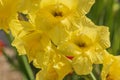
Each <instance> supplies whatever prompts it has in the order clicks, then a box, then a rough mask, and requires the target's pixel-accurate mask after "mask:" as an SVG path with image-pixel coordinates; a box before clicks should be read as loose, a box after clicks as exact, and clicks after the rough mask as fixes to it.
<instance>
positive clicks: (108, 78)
mask: <svg viewBox="0 0 120 80" xmlns="http://www.w3.org/2000/svg"><path fill="white" fill-rule="evenodd" d="M101 77H102V80H120V56H113V55H110V54H107V55H106V56H105V58H104V63H103V69H102V75H101Z"/></svg>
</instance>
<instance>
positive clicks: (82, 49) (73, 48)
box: [58, 25, 110, 75]
mask: <svg viewBox="0 0 120 80" xmlns="http://www.w3.org/2000/svg"><path fill="white" fill-rule="evenodd" d="M109 46H110V41H109V31H108V28H107V27H103V26H99V27H98V26H97V27H96V26H95V25H94V26H93V27H89V26H84V27H83V29H79V30H76V31H74V32H73V33H71V36H70V38H69V39H68V40H67V41H65V42H64V43H62V44H60V45H58V49H59V50H60V51H61V52H62V53H63V54H64V55H66V56H72V57H74V58H73V60H72V64H73V68H74V70H75V71H76V73H77V74H80V75H86V74H89V73H90V72H91V71H92V64H101V63H103V55H104V54H105V52H104V50H105V49H106V48H108V47H109Z"/></svg>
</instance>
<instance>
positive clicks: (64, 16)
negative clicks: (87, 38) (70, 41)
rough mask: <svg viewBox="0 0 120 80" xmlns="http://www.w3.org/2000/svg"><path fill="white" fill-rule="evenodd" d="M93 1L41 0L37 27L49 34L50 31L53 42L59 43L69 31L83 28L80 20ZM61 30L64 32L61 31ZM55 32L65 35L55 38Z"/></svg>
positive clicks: (36, 22) (36, 19)
mask: <svg viewBox="0 0 120 80" xmlns="http://www.w3.org/2000/svg"><path fill="white" fill-rule="evenodd" d="M93 3H94V0H86V1H84V0H69V1H66V0H52V1H51V0H41V2H40V9H39V11H38V12H37V13H36V18H35V24H36V27H37V29H39V30H42V31H45V32H47V33H48V34H49V31H50V34H49V36H50V37H51V39H52V40H53V43H54V44H55V45H58V44H60V42H59V41H61V40H60V39H64V38H65V37H67V36H68V34H69V32H71V31H74V30H77V29H79V28H81V25H80V22H81V21H80V20H81V18H82V16H85V14H86V13H87V12H88V11H89V9H90V7H91V6H92V4H93ZM55 27H57V28H55ZM57 30H58V32H57ZM60 31H62V32H61V33H60ZM54 32H55V33H54ZM53 33H54V34H58V35H59V36H60V35H62V36H63V37H62V36H61V38H58V37H56V38H55V35H53ZM63 33H64V35H63ZM64 40H65V39H64Z"/></svg>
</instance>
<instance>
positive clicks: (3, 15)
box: [0, 0, 20, 32]
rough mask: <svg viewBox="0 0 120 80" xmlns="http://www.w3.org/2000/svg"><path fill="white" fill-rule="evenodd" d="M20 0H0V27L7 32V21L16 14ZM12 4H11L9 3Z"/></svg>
mask: <svg viewBox="0 0 120 80" xmlns="http://www.w3.org/2000/svg"><path fill="white" fill-rule="evenodd" d="M19 2H20V0H17V1H14V0H1V3H0V29H3V30H5V31H6V32H8V30H9V22H10V20H11V19H12V18H13V16H14V15H16V12H17V10H18V6H19V5H18V4H19ZM11 4H12V5H11Z"/></svg>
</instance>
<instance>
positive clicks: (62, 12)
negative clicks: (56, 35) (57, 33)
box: [50, 4, 69, 18]
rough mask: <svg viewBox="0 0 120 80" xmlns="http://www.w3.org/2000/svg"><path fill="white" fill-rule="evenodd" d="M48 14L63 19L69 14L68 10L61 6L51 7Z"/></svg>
mask: <svg viewBox="0 0 120 80" xmlns="http://www.w3.org/2000/svg"><path fill="white" fill-rule="evenodd" d="M50 13H51V14H52V15H53V16H54V17H56V18H57V17H65V16H67V15H68V13H69V8H68V7H66V6H65V5H63V4H56V5H52V6H51V9H50Z"/></svg>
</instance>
